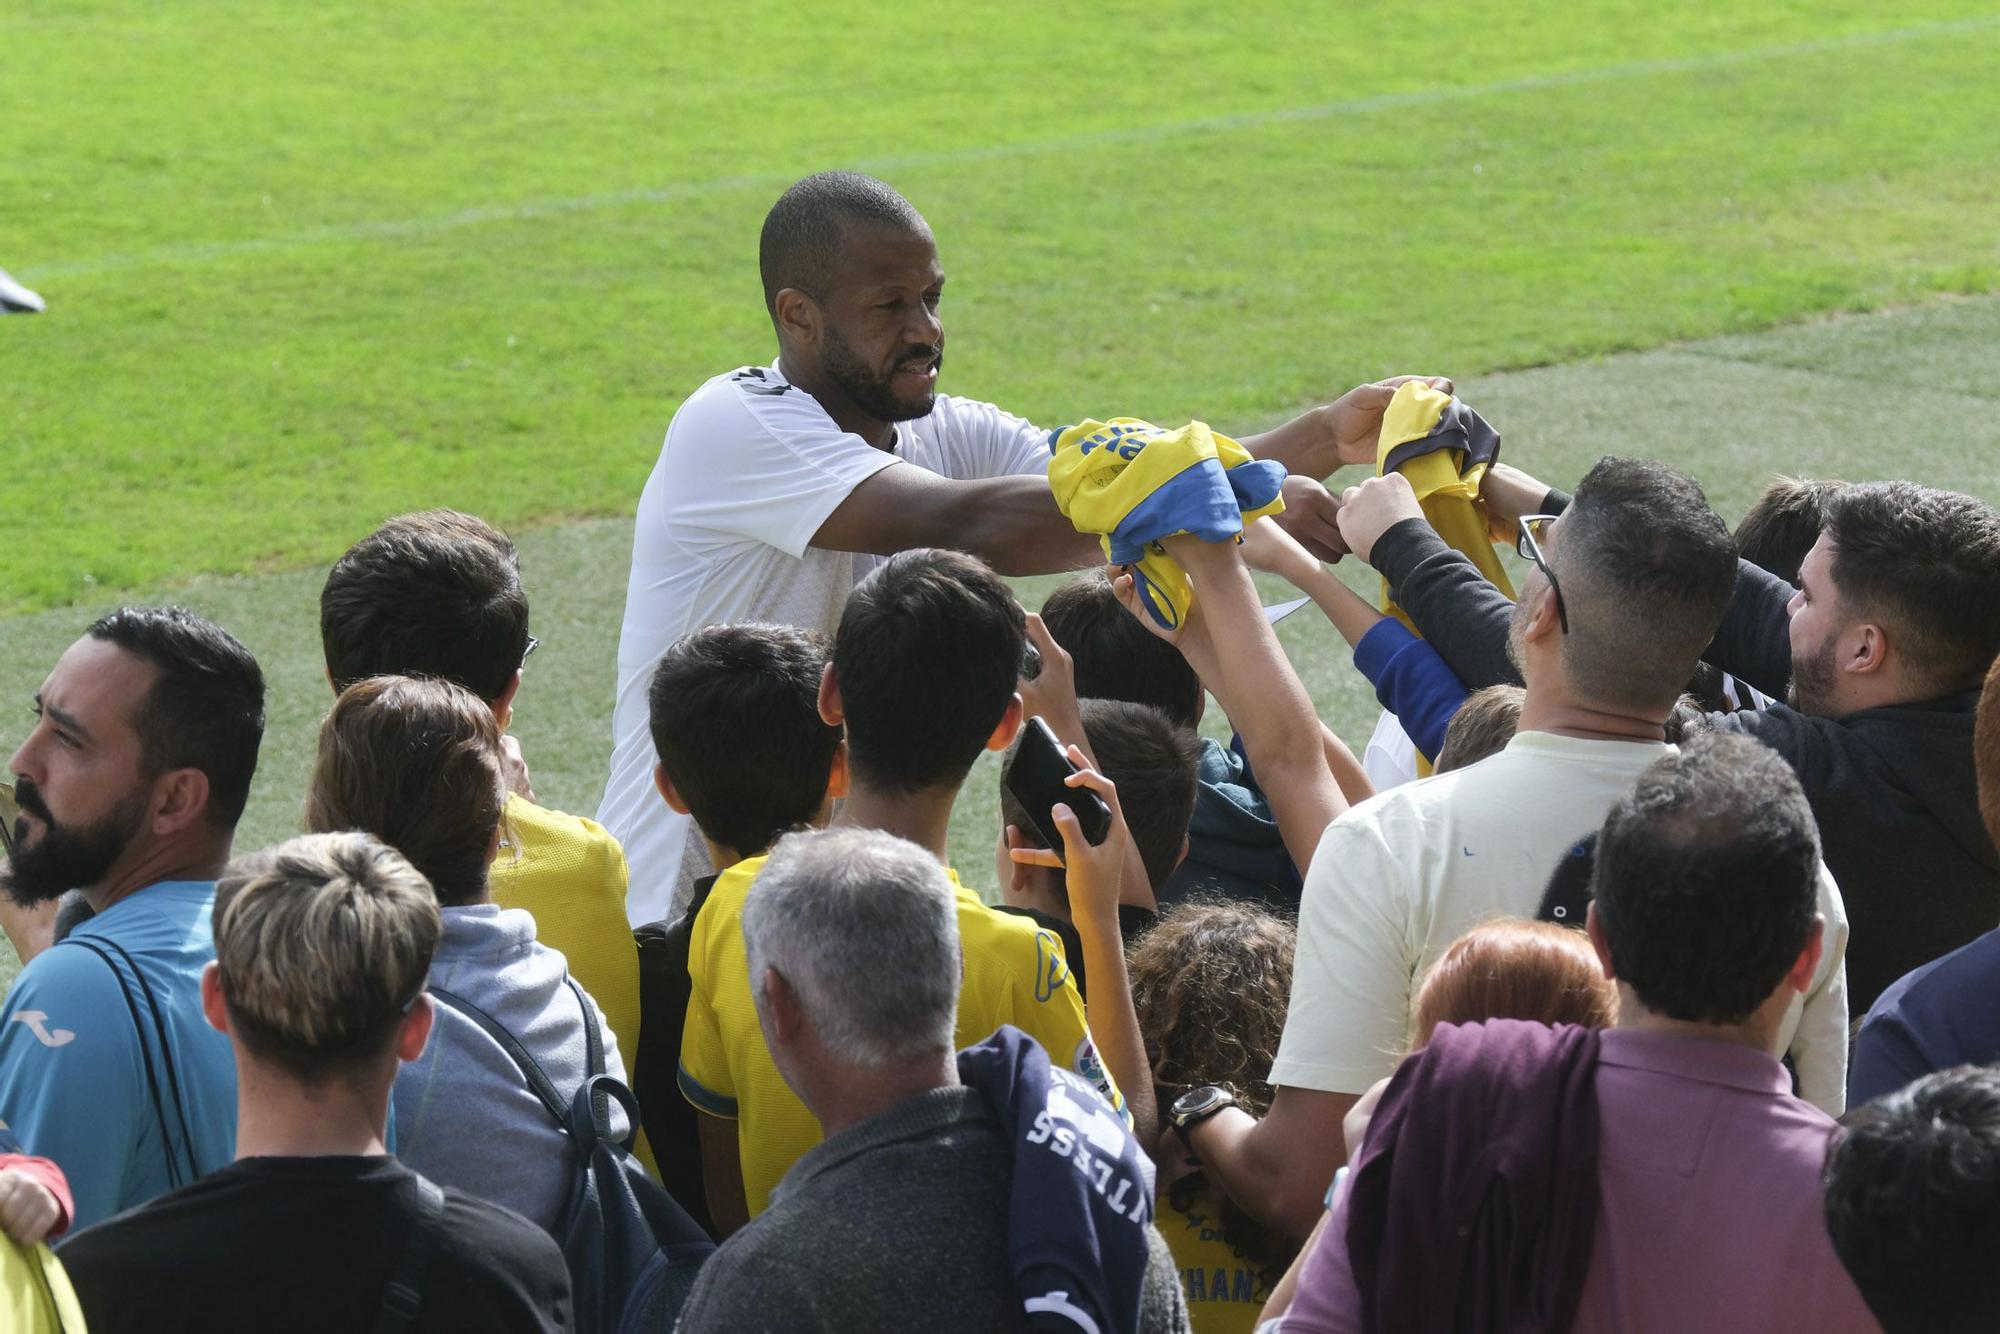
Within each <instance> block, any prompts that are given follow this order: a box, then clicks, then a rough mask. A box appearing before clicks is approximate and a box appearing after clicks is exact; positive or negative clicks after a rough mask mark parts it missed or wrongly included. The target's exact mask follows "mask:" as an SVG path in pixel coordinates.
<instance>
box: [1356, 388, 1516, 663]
mask: <svg viewBox="0 0 2000 1334" xmlns="http://www.w3.org/2000/svg"><path fill="white" fill-rule="evenodd" d="M1499 457H1500V433H1499V432H1498V431H1496V430H1494V429H1493V428H1492V426H1490V425H1488V424H1487V421H1486V419H1485V418H1484V417H1481V416H1480V415H1479V414H1478V413H1476V412H1474V411H1473V410H1472V409H1471V408H1468V407H1466V406H1465V404H1463V403H1461V402H1459V401H1458V400H1457V399H1455V398H1453V397H1452V396H1451V395H1450V394H1447V393H1444V392H1442V391H1440V390H1436V389H1433V388H1431V387H1430V386H1429V385H1427V384H1424V383H1423V382H1422V381H1419V380H1410V381H1407V382H1406V383H1404V384H1402V385H1400V386H1398V387H1397V389H1396V396H1395V397H1394V398H1392V399H1390V400H1389V407H1388V409H1387V411H1385V412H1384V413H1383V414H1382V434H1381V435H1380V437H1378V443H1377V445H1376V453H1375V470H1376V472H1377V473H1378V474H1380V475H1381V476H1384V477H1386V476H1388V475H1389V474H1390V473H1392V472H1399V473H1401V474H1403V477H1404V478H1405V480H1407V481H1408V482H1409V484H1410V488H1411V489H1412V490H1413V491H1415V492H1416V493H1417V501H1418V503H1419V504H1421V505H1422V506H1423V507H1424V517H1425V518H1426V519H1428V520H1429V521H1430V525H1431V527H1432V528H1434V529H1436V530H1437V535H1438V536H1439V537H1442V538H1443V539H1444V540H1445V541H1446V542H1447V543H1449V544H1450V545H1451V546H1454V547H1456V548H1457V549H1458V550H1460V551H1462V552H1464V553H1465V554H1466V555H1467V556H1469V557H1470V558H1471V559H1472V563H1473V564H1474V565H1476V566H1478V567H1479V572H1480V573H1481V574H1483V575H1485V576H1486V577H1487V579H1488V580H1490V581H1491V582H1492V584H1493V586H1494V587H1495V588H1498V589H1499V590H1500V591H1501V592H1502V593H1505V594H1506V595H1507V596H1508V597H1510V598H1511V597H1513V596H1514V584H1513V581H1512V580H1510V579H1508V577H1507V569H1506V567H1505V566H1504V565H1503V564H1502V563H1501V561H1500V553H1499V552H1498V551H1497V550H1495V549H1494V546H1493V535H1492V532H1491V531H1490V530H1489V529H1488V527H1487V523H1486V512H1485V510H1483V509H1482V508H1481V507H1480V505H1479V484H1480V482H1481V481H1483V480H1484V479H1485V477H1486V470H1487V469H1488V468H1489V467H1491V466H1492V465H1493V463H1494V462H1495V461H1496V460H1497V459H1498V458H1499ZM1382 610H1383V611H1384V612H1386V613H1387V614H1389V615H1391V616H1394V617H1395V618H1396V619H1397V620H1399V621H1401V622H1402V623H1403V624H1404V625H1407V626H1409V627H1410V630H1411V631H1412V632H1413V633H1414V632H1415V631H1416V629H1417V627H1416V626H1415V625H1414V624H1412V623H1411V621H1410V618H1409V617H1408V616H1407V615H1405V614H1404V612H1403V609H1402V608H1401V607H1398V606H1397V605H1396V603H1395V600H1394V599H1393V598H1391V597H1390V596H1389V581H1388V580H1387V579H1384V580H1383V581H1382Z"/></svg>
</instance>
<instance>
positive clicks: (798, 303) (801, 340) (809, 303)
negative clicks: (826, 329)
mask: <svg viewBox="0 0 2000 1334" xmlns="http://www.w3.org/2000/svg"><path fill="white" fill-rule="evenodd" d="M821 320H822V317H821V315H820V309H819V302H817V301H815V300H813V299H812V297H810V296H808V295H807V294H806V293H805V292H802V291H800V290H799V289H798V288H796V287H786V288H782V289H780V290H779V292H778V295H777V296H776V297H774V298H773V299H772V301H771V322H772V323H773V324H775V325H777V327H778V337H780V338H782V339H784V340H785V341H786V342H788V343H796V344H798V345H799V346H801V347H811V346H812V345H813V344H815V343H817V342H818V341H819V331H820V325H821Z"/></svg>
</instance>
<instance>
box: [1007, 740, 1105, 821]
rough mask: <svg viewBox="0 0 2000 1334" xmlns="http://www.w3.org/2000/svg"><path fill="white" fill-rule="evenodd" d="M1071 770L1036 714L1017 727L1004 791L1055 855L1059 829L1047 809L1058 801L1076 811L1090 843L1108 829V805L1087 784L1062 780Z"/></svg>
mask: <svg viewBox="0 0 2000 1334" xmlns="http://www.w3.org/2000/svg"><path fill="white" fill-rule="evenodd" d="M1075 772H1076V766H1075V765H1074V764H1071V763H1070V762H1069V755H1068V754H1067V753H1066V752H1065V751H1064V750H1063V747H1062V744H1061V743H1060V742H1058V741H1057V740H1056V734H1055V733H1054V732H1052V731H1050V730H1049V725H1048V724H1047V723H1045V722H1043V721H1042V720H1041V719H1040V718H1039V717H1036V718H1030V719H1028V721H1027V724H1026V725H1025V726H1023V727H1022V728H1021V748H1020V749H1019V750H1018V751H1016V752H1015V754H1014V763H1013V765H1012V767H1010V768H1009V769H1008V770H1007V791H1008V792H1010V793H1011V794H1013V797H1014V800H1016V801H1018V802H1020V803H1021V809H1022V810H1024V811H1026V812H1027V813H1028V819H1029V820H1031V821H1033V822H1034V826H1035V832H1036V833H1037V834H1039V835H1041V838H1042V846H1044V847H1046V848H1049V849H1051V850H1052V851H1054V852H1055V853H1056V854H1057V855H1061V853H1062V845H1063V840H1062V830H1060V829H1058V828H1056V822H1055V820H1054V818H1052V817H1051V816H1050V814H1049V812H1050V811H1052V810H1054V809H1055V807H1056V805H1057V804H1058V803H1061V804H1062V805H1065V806H1068V807H1069V808H1070V809H1071V810H1072V811H1075V812H1076V819H1077V823H1078V824H1080V825H1082V826H1083V836H1084V838H1086V839H1088V840H1089V841H1090V843H1091V845H1092V846H1095V845H1097V844H1099V843H1102V842H1103V841H1104V836H1105V835H1106V834H1108V833H1110V832H1111V808H1110V807H1109V806H1106V805H1105V804H1104V799H1103V798H1102V797H1100V796H1098V795H1097V794H1096V793H1095V792H1092V791H1091V790H1090V789H1089V788H1087V787H1070V786H1068V785H1067V784H1066V783H1065V782H1064V781H1063V780H1065V779H1067V778H1068V777H1069V776H1070V775H1071V774H1073V773H1075Z"/></svg>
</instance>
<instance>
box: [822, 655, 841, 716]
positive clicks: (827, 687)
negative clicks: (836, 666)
mask: <svg viewBox="0 0 2000 1334" xmlns="http://www.w3.org/2000/svg"><path fill="white" fill-rule="evenodd" d="M819 720H820V721H821V722H823V723H825V724H826V725H827V726H828V727H839V726H841V725H843V724H844V723H846V721H847V711H846V709H845V708H843V707H842V705H841V702H840V674H839V673H837V672H835V671H834V670H833V664H832V663H830V662H829V663H828V664H827V665H826V670H825V671H823V672H821V673H820V674H819Z"/></svg>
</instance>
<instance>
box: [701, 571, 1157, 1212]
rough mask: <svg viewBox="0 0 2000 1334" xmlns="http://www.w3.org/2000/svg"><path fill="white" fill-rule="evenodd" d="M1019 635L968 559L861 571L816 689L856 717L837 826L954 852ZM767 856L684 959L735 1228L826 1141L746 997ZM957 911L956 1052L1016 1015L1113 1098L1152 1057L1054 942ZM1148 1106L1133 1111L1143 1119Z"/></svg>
mask: <svg viewBox="0 0 2000 1334" xmlns="http://www.w3.org/2000/svg"><path fill="white" fill-rule="evenodd" d="M1026 642H1027V641H1026V636H1025V627H1024V615H1023V613H1022V611H1021V608H1020V605H1019V604H1018V603H1017V602H1015V600H1014V597H1013V594H1012V593H1010V592H1009V591H1008V589H1007V586H1006V585H1005V584H1004V583H1002V582H1001V581H1000V579H999V578H998V577H997V576H996V575H995V574H994V573H993V572H992V571H991V570H989V569H988V568H987V567H986V566H984V565H982V564H981V563H980V562H979V561H977V560H975V559H973V558H972V557H970V556H965V555H961V554H959V553H956V552H949V551H934V550H919V551H909V552H903V553H901V554H900V555H896V556H892V557H890V558H889V559H888V560H886V561H884V562H883V563H882V564H881V565H880V566H878V567H877V568H876V570H875V572H874V573H873V574H871V575H869V577H868V578H867V579H865V580H863V581H862V583H861V584H860V586H859V587H857V588H856V589H855V591H854V595H853V597H852V598H851V599H849V601H848V604H847V609H846V611H845V612H844V613H843V615H842V616H841V620H840V628H839V631H838V633H837V634H836V635H835V636H834V643H833V661H832V662H831V663H830V664H829V665H828V667H827V669H826V673H825V676H824V678H823V680H822V683H821V685H820V690H819V710H820V715H821V716H822V717H823V718H824V719H825V720H826V721H827V723H828V724H829V725H834V724H839V723H845V725H846V727H847V769H848V777H849V790H848V797H847V801H846V804H845V805H844V806H843V807H842V809H841V812H840V815H839V816H838V818H837V820H836V824H838V825H842V826H852V827H857V828H864V829H881V830H885V831H887V832H889V833H893V834H897V835H899V836H901V837H903V838H907V839H909V840H910V841H911V842H913V843H916V844H917V845H918V846H920V847H923V848H926V849H928V850H929V851H930V852H931V854H932V855H933V856H935V857H937V858H938V859H939V860H940V861H942V860H944V854H945V842H946V831H947V827H948V826H949V823H950V820H951V809H952V805H953V803H954V802H955V801H956V800H957V797H958V789H959V787H960V785H961V784H962V783H963V782H964V781H965V776H966V773H967V772H968V771H969V770H970V769H971V767H972V762H973V761H974V760H975V759H976V758H978V756H979V754H980V753H981V752H982V751H985V750H1000V749H1002V748H1004V747H1005V746H1006V745H1007V743H1008V742H1009V741H1011V740H1012V739H1013V736H1014V732H1015V730H1016V729H1017V728H1018V727H1019V726H1020V722H1021V700H1020V697H1019V696H1018V695H1017V694H1016V693H1015V689H1016V685H1017V673H1018V672H1019V670H1020V666H1021V662H1022V659H1023V656H1024V652H1023V651H1024V648H1025V646H1026ZM763 866H764V859H763V858H762V857H752V858H749V859H747V860H745V861H742V862H739V863H737V864H736V865H735V866H733V867H731V868H730V869H729V870H727V871H725V872H723V873H722V875H721V876H720V877H718V879H717V880H716V882H715V886H714V888H713V889H712V890H711V891H710V893H709V897H708V901H707V903H706V904H705V905H704V906H703V908H702V911H701V914H700V916H699V917H698V918H696V919H695V922H694V931H693V939H692V950H691V955H690V959H689V973H690V975H691V978H692V981H693V988H694V990H693V996H692V998H691V1000H690V1002H689V1005H688V1018H687V1028H686V1034H685V1037H684V1039H683V1042H682V1050H681V1073H680V1084H681V1090H682V1092H683V1093H684V1094H685V1095H686V1096H687V1098H688V1100H689V1101H690V1102H692V1103H694V1105H695V1106H696V1107H697V1108H698V1109H700V1110H701V1111H702V1112H704V1113H706V1115H704V1116H703V1117H702V1118H701V1138H702V1149H703V1165H704V1172H705V1174H706V1177H707V1183H708V1194H709V1201H710V1209H711V1214H712V1216H713V1218H714V1220H715V1222H716V1224H717V1226H718V1230H719V1231H721V1232H723V1233H725V1234H726V1233H728V1232H732V1231H734V1230H735V1228H736V1227H739V1226H741V1225H742V1223H743V1222H744V1221H745V1220H746V1219H747V1218H748V1217H750V1216H752V1215H755V1214H759V1213H762V1212H763V1210H764V1209H765V1207H766V1206H767V1205H768V1203H769V1198H770V1192H771V1189H772V1187H773V1186H775V1185H776V1184H777V1182H778V1180H779V1178H780V1177H782V1176H783V1175H784V1173H785V1171H786V1169H787V1168H789V1167H790V1166H791V1164H792V1163H793V1162H795V1161H796V1160H797V1159H798V1157H799V1156H800V1155H801V1154H803V1153H804V1152H805V1151H806V1150H807V1149H809V1148H811V1147H812V1146H813V1145H814V1144H815V1143H817V1142H818V1141H819V1139H820V1134H819V1129H818V1123H817V1122H816V1121H815V1120H814V1119H813V1116H812V1114H811V1113H810V1112H808V1111H807V1110H806V1108H805V1106H804V1104H803V1103H801V1102H800V1101H799V1099H798V1097H797V1095H796V1094H794V1093H793V1092H792V1091H791V1090H790V1089H789V1088H787V1087H786V1085H785V1081H784V1080H783V1078H782V1077H781V1076H780V1075H779V1073H778V1071H777V1068H776V1066H775V1065H773V1064H772V1060H771V1055H770V1052H769V1051H768V1050H767V1048H766V1047H765V1044H764V1038H763V1035H762V1033H761V1032H760V1031H759V1030H758V1027H757V1016H756V1010H755V1007H754V1005H753V1004H752V1002H751V994H750V979H749V977H748V975H747V973H746V971H745V962H744V954H743V945H742V930H741V925H740V923H741V919H742V913H743V906H744V904H745V902H746V901H747V900H748V898H749V896H750V895H751V894H752V893H753V892H754V889H755V883H756V878H757V875H758V873H759V872H760V871H761V870H762V869H763ZM954 878H955V876H954ZM958 912H959V932H960V937H961V940H962V943H963V948H964V957H965V985H964V988H963V990H962V991H961V993H960V1000H959V1008H958V1037H959V1042H958V1045H959V1046H967V1045H970V1044H971V1043H974V1042H978V1041H980V1040H982V1039H984V1038H985V1037H986V1036H987V1035H989V1034H990V1033H992V1032H993V1030H994V1029H995V1028H997V1027H999V1026H1000V1025H1001V1024H1004V1023H1011V1024H1014V1025H1015V1026H1016V1027H1019V1028H1021V1029H1024V1030H1026V1031H1027V1032H1028V1033H1030V1034H1031V1035H1033V1036H1034V1037H1035V1038H1036V1039H1037V1040H1038V1041H1039V1042H1041V1044H1042V1045H1043V1046H1044V1047H1045V1048H1047V1050H1048V1051H1049V1052H1050V1053H1051V1059H1052V1060H1054V1061H1056V1062H1057V1063H1058V1064H1062V1065H1067V1066H1070V1067H1071V1068H1073V1069H1075V1070H1076V1071H1077V1072H1078V1073H1079V1074H1082V1075H1085V1076H1086V1077H1088V1078H1092V1079H1094V1080H1095V1081H1096V1082H1098V1083H1099V1084H1100V1085H1102V1086H1103V1087H1104V1088H1105V1089H1106V1090H1107V1093H1108V1094H1109V1096H1111V1097H1112V1098H1113V1100H1114V1102H1116V1101H1118V1098H1117V1091H1116V1086H1115V1085H1114V1084H1113V1083H1112V1081H1111V1080H1110V1078H1109V1077H1108V1076H1107V1075H1106V1073H1105V1067H1106V1066H1107V1065H1109V1066H1110V1068H1111V1069H1113V1070H1117V1071H1119V1072H1120V1073H1121V1076H1122V1075H1123V1072H1124V1071H1125V1069H1127V1068H1128V1067H1129V1068H1131V1069H1134V1070H1137V1069H1142V1068H1143V1061H1144V1056H1143V1052H1142V1051H1139V1050H1138V1023H1137V1020H1136V1019H1131V1017H1130V1005H1129V997H1126V998H1125V999H1126V1001H1127V1004H1126V1007H1125V1010H1124V1015H1123V1017H1124V1018H1125V1019H1128V1020H1129V1021H1130V1028H1129V1035H1128V1033H1127V1031H1126V1029H1125V1028H1124V1027H1123V1026H1122V1025H1119V1024H1118V1023H1117V1022H1116V1021H1117V1020H1118V1018H1119V1017H1120V1016H1119V1014H1118V1012H1117V1010H1116V1009H1115V1008H1107V1010H1106V1013H1105V1016H1104V1018H1105V1019H1106V1021H1107V1024H1106V1026H1105V1027H1103V1028H1102V1030H1101V1035H1102V1038H1103V1040H1104V1042H1105V1051H1106V1055H1105V1057H1104V1058H1103V1059H1102V1060H1100V1058H1099V1057H1098V1054H1097V1048H1096V1046H1095V1044H1094V1043H1093V1041H1092V1036H1093V1035H1092V1031H1091V1029H1090V1028H1089V1027H1087V1026H1086V1024H1085V1020H1084V1010H1083V1002H1082V1000H1081V998H1080V997H1079V996H1078V995H1077V990H1076V985H1075V981H1074V979H1073V978H1072V977H1071V976H1070V973H1069V969H1068V966H1067V964H1066V962H1065V960H1064V956H1063V953H1062V948H1061V946H1060V944H1059V943H1058V942H1057V941H1056V939H1055V937H1054V936H1053V935H1052V934H1050V933H1048V932H1046V931H1041V930H1038V929H1036V927H1035V926H1034V925H1033V924H1032V923H1031V922H1027V921H1024V920H1022V919H1020V918H1018V917H1011V916H1008V915H1007V914H1004V913H999V912H995V911H994V910H993V909H991V908H988V907H987V906H986V905H985V904H984V903H982V902H981V901H980V900H979V897H978V896H977V895H976V894H973V893H972V892H971V891H969V890H966V889H964V888H963V887H960V888H959V889H958ZM1113 934H1114V936H1115V932H1114V933H1113ZM1096 943H1098V944H1102V943H1103V942H1096ZM1111 948H1112V949H1113V950H1114V951H1115V949H1116V946H1115V944H1114V945H1112V946H1111ZM895 965H896V961H895V960H894V959H884V960H883V961H882V966H883V967H885V968H893V967H895ZM1128 1036H1129V1044H1128V1043H1127V1042H1126V1039H1127V1037H1128ZM1128 1045H1129V1047H1130V1048H1131V1050H1127V1049H1126V1048H1127V1046H1128ZM1121 1082H1122V1079H1121ZM1150 1101H1151V1100H1150V1098H1147V1099H1146V1101H1145V1102H1143V1103H1140V1104H1139V1105H1138V1110H1137V1112H1136V1113H1135V1119H1136V1120H1137V1121H1138V1122H1139V1123H1140V1124H1141V1126H1142V1127H1143V1126H1144V1125H1145V1123H1146V1122H1148V1121H1149V1120H1150V1116H1149V1115H1148V1107H1147V1104H1149V1103H1150ZM739 1169H740V1182H741V1187H740V1189H738V1190H736V1191H735V1193H734V1198H731V1187H733V1186H735V1185H736V1183H737V1181H738V1180H739V1178H738V1172H739Z"/></svg>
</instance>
